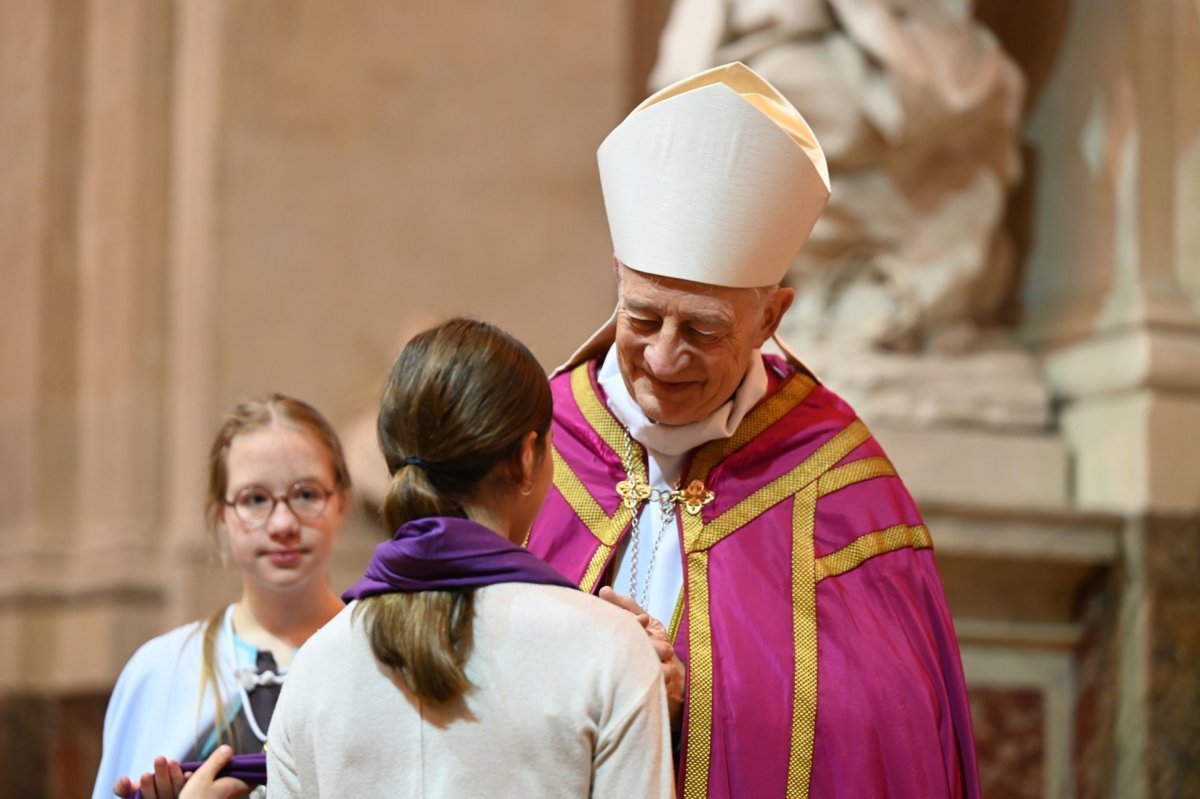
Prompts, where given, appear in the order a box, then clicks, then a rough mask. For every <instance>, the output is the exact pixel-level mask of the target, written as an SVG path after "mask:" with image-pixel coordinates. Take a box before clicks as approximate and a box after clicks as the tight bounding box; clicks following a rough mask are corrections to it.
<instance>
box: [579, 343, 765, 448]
mask: <svg viewBox="0 0 1200 799" xmlns="http://www.w3.org/2000/svg"><path fill="white" fill-rule="evenodd" d="M596 380H597V382H598V383H599V384H600V388H602V389H604V393H605V395H606V396H607V397H608V408H609V410H610V411H612V413H613V416H615V417H617V421H619V422H620V423H621V424H623V425H625V429H627V430H628V431H629V434H630V435H631V436H633V440H634V441H637V442H638V443H639V444H641V445H643V446H645V447H649V448H650V449H651V450H654V451H655V452H661V453H663V454H664V455H682V454H683V453H685V452H690V451H691V450H693V449H695V448H696V447H699V446H700V445H702V444H707V443H708V442H709V441H715V440H716V439H718V438H729V437H730V436H731V435H733V432H734V431H735V430H737V426H738V425H739V424H741V423H742V419H744V418H746V414H747V413H749V412H750V409H751V408H753V407H754V406H755V405H757V404H758V401H759V400H761V399H762V398H763V397H764V396H766V394H767V369H766V366H764V365H763V359H762V352H761V351H760V350H755V351H754V352H753V353H752V354H751V356H750V365H749V367H748V368H747V369H746V374H745V376H744V377H743V378H742V382H741V383H740V384H738V387H737V390H736V391H735V392H734V393H733V396H732V397H731V398H730V399H729V400H728V401H727V402H726V403H725V404H724V405H722V406H721V407H719V408H717V409H716V410H715V411H713V412H712V413H710V414H709V415H708V416H707V417H705V418H704V419H701V420H700V421H698V422H691V423H690V424H681V425H670V424H661V423H659V422H655V421H653V420H652V419H650V418H649V417H648V416H646V414H645V413H644V412H643V411H642V409H641V406H639V405H638V404H637V401H636V400H635V399H634V398H633V396H632V395H631V394H630V393H629V389H628V388H627V387H626V385H625V378H624V377H622V376H621V368H620V365H619V364H618V363H617V345H616V344H613V345H612V346H611V347H609V349H608V354H606V355H605V356H604V362H603V363H602V364H601V365H600V371H599V373H598V374H597V375H596Z"/></svg>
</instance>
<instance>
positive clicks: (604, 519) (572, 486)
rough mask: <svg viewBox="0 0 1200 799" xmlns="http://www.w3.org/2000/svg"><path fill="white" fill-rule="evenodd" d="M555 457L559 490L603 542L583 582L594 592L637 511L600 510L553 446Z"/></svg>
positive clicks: (619, 508) (589, 564)
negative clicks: (606, 564) (609, 511)
mask: <svg viewBox="0 0 1200 799" xmlns="http://www.w3.org/2000/svg"><path fill="white" fill-rule="evenodd" d="M551 454H552V456H553V458H554V486H555V488H557V489H558V490H559V493H561V494H562V495H563V499H565V500H566V501H567V504H568V505H570V506H571V509H572V510H574V511H575V515H576V516H578V517H579V520H580V521H581V522H583V524H584V526H585V527H587V529H588V530H589V531H590V532H591V534H592V535H593V536H594V537H595V538H596V539H597V540H598V541H599V542H600V546H599V548H598V549H597V550H596V552H595V553H593V554H592V558H591V560H590V561H589V562H588V566H587V569H586V570H585V571H584V573H583V579H582V580H580V582H579V587H580V588H581V589H583V590H584V591H587V592H589V593H591V591H592V590H593V589H594V588H595V587H596V582H597V581H598V580H599V579H600V575H601V573H602V572H603V571H604V564H605V563H607V562H608V558H609V556H610V555H611V554H612V550H613V547H614V546H616V544H617V540H618V539H619V538H620V537H621V531H622V530H624V529H625V525H627V524H629V520H630V519H632V518H633V511H631V510H630V509H629V508H627V507H625V506H624V505H618V506H617V510H616V512H614V513H613V515H612V516H609V515H608V514H607V513H605V512H604V509H603V508H601V507H600V503H598V502H596V499H595V497H593V496H592V493H591V492H590V491H588V489H587V486H585V485H584V484H583V481H582V480H580V479H579V476H578V475H577V474H575V471H574V470H573V469H572V468H571V466H570V464H568V463H567V461H566V459H565V458H564V457H563V456H562V454H561V453H559V451H558V448H557V447H554V446H552V447H551Z"/></svg>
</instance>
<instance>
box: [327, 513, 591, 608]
mask: <svg viewBox="0 0 1200 799" xmlns="http://www.w3.org/2000/svg"><path fill="white" fill-rule="evenodd" d="M496 583H539V584H542V585H561V586H564V587H567V588H574V587H575V584H574V583H572V582H570V581H569V580H567V578H566V577H564V576H563V575H562V574H561V573H560V572H559V571H558V570H556V569H555V568H554V567H553V566H550V565H549V564H548V563H546V562H545V561H544V560H542V559H541V558H539V557H538V556H537V555H534V554H533V553H532V552H530V551H529V550H527V549H525V548H523V547H519V546H517V545H516V544H514V543H512V542H511V541H508V540H507V539H505V538H504V537H503V536H501V535H500V534H499V533H496V532H494V531H493V530H490V529H488V528H487V527H484V526H483V525H482V524H478V523H477V522H473V521H471V520H470V519H459V518H454V517H448V516H430V517H427V518H424V519H416V520H414V521H411V522H407V523H405V524H403V525H401V526H400V529H398V530H397V531H396V534H395V535H393V536H392V538H391V539H390V540H388V541H384V542H383V543H382V544H380V545H379V546H377V547H375V554H374V555H373V556H372V557H371V562H370V563H369V564H367V570H366V573H365V574H363V576H362V578H361V579H360V580H359V581H358V582H357V583H355V584H354V585H353V586H351V588H350V590H348V591H346V593H344V594H342V599H344V600H346V601H347V602H349V601H350V600H352V599H362V598H363V597H368V596H374V595H376V594H390V593H396V592H400V591H408V592H412V591H446V590H452V589H456V588H477V587H480V586H485V585H494V584H496Z"/></svg>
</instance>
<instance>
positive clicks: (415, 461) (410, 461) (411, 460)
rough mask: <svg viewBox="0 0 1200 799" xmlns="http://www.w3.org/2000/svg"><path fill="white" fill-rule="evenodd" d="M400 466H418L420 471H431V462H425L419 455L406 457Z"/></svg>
mask: <svg viewBox="0 0 1200 799" xmlns="http://www.w3.org/2000/svg"><path fill="white" fill-rule="evenodd" d="M400 465H401V466H416V467H417V468H419V469H423V470H425V471H429V461H427V460H425V459H424V458H422V457H420V456H419V455H406V456H405V457H404V459H403V460H401V461H400Z"/></svg>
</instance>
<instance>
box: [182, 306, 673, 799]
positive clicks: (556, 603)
mask: <svg viewBox="0 0 1200 799" xmlns="http://www.w3.org/2000/svg"><path fill="white" fill-rule="evenodd" d="M550 411H551V398H550V390H549V386H548V385H547V382H546V378H545V376H544V374H543V373H542V371H541V368H540V367H539V366H538V363H537V361H536V360H535V359H534V357H533V355H532V354H530V352H529V350H527V349H526V348H525V347H524V346H523V345H522V344H521V343H520V342H518V341H516V340H515V339H513V338H512V337H510V336H508V335H507V334H505V333H504V332H502V331H500V330H498V329H497V328H495V327H492V326H491V325H488V324H485V323H483V322H477V321H472V320H466V319H453V320H451V321H449V322H446V323H445V324H442V325H440V326H438V327H435V328H433V329H431V330H428V331H426V332H424V333H421V334H420V335H418V336H416V337H415V338H414V339H413V340H412V341H411V342H410V343H409V344H408V345H407V346H406V347H405V348H404V351H403V352H402V353H401V354H400V356H399V358H398V359H397V360H396V363H395V365H394V366H393V368H392V371H391V375H390V377H389V379H388V382H387V386H386V388H385V390H384V393H383V398H382V403H381V408H380V412H379V425H378V433H379V444H380V447H381V448H382V450H383V454H384V456H385V458H386V461H387V464H388V468H389V469H390V471H391V474H392V482H391V487H390V490H389V492H388V495H387V499H386V501H385V503H384V506H383V517H384V519H385V521H386V522H387V524H388V525H389V527H391V528H392V529H393V530H395V531H396V532H395V535H394V536H393V538H392V539H391V540H390V541H387V542H385V543H383V544H381V545H380V546H379V547H378V548H377V550H376V552H375V555H374V557H373V558H372V560H371V563H370V565H369V566H368V568H367V571H366V573H365V574H364V576H363V578H362V579H361V580H360V581H359V582H358V583H357V584H356V585H355V586H354V587H353V588H351V589H350V591H348V592H347V593H346V594H345V598H346V599H347V601H348V603H349V604H348V606H347V608H346V609H345V610H344V611H343V612H342V613H341V614H339V615H338V616H337V617H335V618H334V619H333V620H332V621H330V622H329V624H327V625H326V626H325V627H324V628H323V629H321V630H320V631H319V632H317V633H316V635H314V636H313V637H312V638H311V639H310V640H309V641H308V643H307V644H305V646H304V648H303V649H301V651H300V652H299V653H298V654H297V657H296V661H295V663H294V665H293V668H292V671H291V672H290V673H289V675H288V682H287V684H286V686H285V687H284V690H283V694H282V696H281V697H280V700H279V704H278V707H277V708H276V713H275V719H274V722H273V726H272V729H271V746H270V750H269V752H268V757H267V765H268V774H269V779H268V791H269V795H270V796H271V797H320V796H384V795H386V796H422V797H460V796H503V797H513V796H520V797H587V796H614V797H615V796H622V797H624V796H629V797H633V796H636V797H652V798H653V797H664V799H665V797H668V796H671V795H673V788H672V782H671V780H672V777H671V757H670V737H669V736H670V733H669V727H668V723H667V715H666V704H665V698H664V693H663V687H662V680H661V677H660V673H659V663H658V658H657V656H656V655H655V654H654V650H653V649H652V648H651V646H650V645H649V644H648V643H647V638H646V634H645V632H644V631H643V630H642V628H641V627H640V626H639V625H638V623H637V621H635V619H634V617H633V616H632V615H630V614H629V613H626V612H624V611H622V610H620V609H618V608H616V607H613V606H611V605H609V604H607V603H606V602H604V601H602V600H600V599H597V598H596V597H593V596H589V595H587V594H585V593H583V592H580V591H577V590H575V589H574V587H573V586H572V585H571V584H570V583H568V582H567V581H566V580H565V579H564V578H563V577H562V576H561V575H560V574H558V573H557V572H556V571H554V570H553V569H552V568H551V567H549V566H548V565H546V564H545V563H544V562H542V561H541V560H539V559H538V558H536V557H535V556H534V555H533V554H532V553H530V552H528V551H527V550H525V549H523V548H522V547H521V546H520V544H521V542H522V541H523V540H524V538H525V536H526V534H527V532H528V530H529V526H530V524H531V523H532V522H533V519H534V516H535V515H536V514H537V512H538V509H539V508H540V506H541V504H542V500H543V499H544V498H545V496H546V492H547V491H548V489H549V487H550V483H551V478H552V474H553V456H552V450H551V443H550ZM204 788H205V786H204V785H202V784H193V783H189V785H188V790H189V794H194V795H198V796H204V795H220V794H219V793H211V794H204V793H203V792H202V791H203V790H204Z"/></svg>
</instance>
